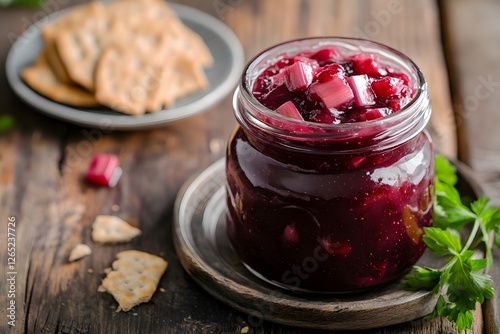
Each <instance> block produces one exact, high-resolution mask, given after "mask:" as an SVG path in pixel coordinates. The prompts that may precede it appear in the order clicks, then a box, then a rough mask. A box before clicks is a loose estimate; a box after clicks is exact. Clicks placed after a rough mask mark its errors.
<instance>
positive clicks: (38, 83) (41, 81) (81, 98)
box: [21, 53, 99, 107]
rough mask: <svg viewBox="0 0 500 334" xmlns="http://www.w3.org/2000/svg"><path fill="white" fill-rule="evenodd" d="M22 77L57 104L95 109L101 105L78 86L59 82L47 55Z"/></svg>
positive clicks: (41, 56) (29, 68) (43, 55)
mask: <svg viewBox="0 0 500 334" xmlns="http://www.w3.org/2000/svg"><path fill="white" fill-rule="evenodd" d="M21 77H22V78H23V80H24V81H26V83H27V84H28V85H29V86H30V87H31V88H33V89H34V90H35V91H37V92H38V93H40V94H42V95H44V96H46V97H48V98H49V99H52V100H54V101H56V102H60V103H64V104H68V105H71V106H75V107H93V106H97V105H99V102H97V100H96V99H95V97H94V96H93V95H92V94H90V93H88V92H86V91H85V90H83V89H81V88H80V87H77V86H71V85H67V84H64V83H62V82H60V81H59V79H58V78H57V77H56V76H55V74H54V72H53V71H52V70H51V68H50V66H49V64H48V62H47V58H46V56H45V53H42V54H41V55H40V56H39V58H38V59H37V62H36V63H35V64H34V65H32V66H31V67H28V68H25V69H24V70H23V71H22V72H21Z"/></svg>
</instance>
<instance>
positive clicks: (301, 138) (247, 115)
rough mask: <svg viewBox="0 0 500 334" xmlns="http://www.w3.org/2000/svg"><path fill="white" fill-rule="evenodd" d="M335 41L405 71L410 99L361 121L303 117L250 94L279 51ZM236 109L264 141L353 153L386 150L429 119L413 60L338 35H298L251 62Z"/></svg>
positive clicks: (422, 80)
mask: <svg viewBox="0 0 500 334" xmlns="http://www.w3.org/2000/svg"><path fill="white" fill-rule="evenodd" d="M328 46H333V47H335V48H337V49H338V50H339V51H340V52H341V53H342V54H345V55H351V54H355V53H365V54H374V55H376V56H378V57H379V59H380V63H382V64H384V65H390V66H391V67H393V68H396V69H397V70H399V71H401V72H403V73H404V74H406V75H407V76H408V77H409V79H410V83H411V87H412V88H413V89H414V92H415V93H414V95H413V97H412V99H411V100H410V101H409V102H408V103H407V104H406V105H404V106H403V107H402V108H401V110H399V111H397V112H394V113H393V114H391V115H388V116H385V117H381V118H378V119H375V120H367V121H363V122H353V123H341V124H324V123H315V122H310V121H301V120H295V119H291V118H289V117H286V116H283V115H280V114H278V113H277V112H275V111H273V110H270V109H268V108H267V107H265V106H264V105H263V104H261V103H260V102H259V101H258V100H257V98H255V96H254V95H253V92H252V90H253V86H254V83H255V80H256V78H257V77H258V76H259V75H260V74H261V73H262V71H264V70H265V69H266V68H267V67H268V66H270V65H272V64H273V63H275V62H277V61H278V60H279V59H280V58H282V57H283V55H294V54H297V53H299V52H301V51H313V50H316V49H320V48H325V47H328ZM233 103H234V110H235V114H236V118H237V120H238V122H239V123H240V124H241V126H242V127H243V129H244V130H246V131H251V132H255V133H256V134H257V135H258V136H259V137H261V138H262V139H263V140H266V141H268V142H276V143H280V145H285V146H288V147H293V148H295V149H300V150H302V151H308V150H311V149H313V150H314V149H316V148H324V149H334V150H336V151H339V150H340V151H346V152H349V153H352V152H353V151H356V150H358V149H361V148H362V149H363V150H366V149H367V147H370V148H371V149H374V150H380V149H386V148H389V147H393V146H395V145H398V144H399V143H400V142H401V141H402V140H409V139H410V138H412V137H413V136H415V135H417V134H418V133H420V132H421V131H422V130H423V129H424V127H425V126H426V124H427V122H428V120H429V118H430V112H431V109H430V102H429V96H428V90H427V83H426V81H425V78H424V77H423V75H422V73H421V71H420V69H419V68H418V67H417V65H416V64H415V63H414V62H413V61H412V60H411V59H409V58H408V57H407V56H405V55H404V54H402V53H401V52H399V51H397V50H394V49H392V48H390V47H387V46H385V45H382V44H379V43H376V42H372V41H368V40H363V39H351V38H341V37H320V38H308V39H300V40H295V41H290V42H285V43H283V44H279V45H276V46H274V47H271V48H269V49H267V50H265V51H264V52H262V53H261V54H259V55H258V56H256V57H255V58H254V59H253V60H252V61H250V62H249V64H248V65H247V67H246V68H245V71H244V75H243V76H242V80H241V82H240V85H239V87H238V88H237V90H236V92H235V96H234V101H233Z"/></svg>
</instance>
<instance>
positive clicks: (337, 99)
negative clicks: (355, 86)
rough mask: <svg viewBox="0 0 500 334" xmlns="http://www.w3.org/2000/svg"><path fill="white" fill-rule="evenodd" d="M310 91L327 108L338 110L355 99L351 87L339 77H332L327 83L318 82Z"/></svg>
mask: <svg viewBox="0 0 500 334" xmlns="http://www.w3.org/2000/svg"><path fill="white" fill-rule="evenodd" d="M310 90H311V92H312V93H314V94H316V95H317V96H318V97H319V98H320V99H321V100H322V101H323V103H324V104H325V106H326V107H327V108H338V107H340V106H342V105H344V104H346V103H349V102H351V101H352V100H353V98H354V95H353V93H352V90H351V88H350V87H349V85H348V84H346V83H345V82H344V80H342V79H341V78H339V77H332V78H331V80H330V81H326V82H316V83H315V84H313V85H311V87H310Z"/></svg>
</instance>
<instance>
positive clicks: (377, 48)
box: [235, 36, 427, 138]
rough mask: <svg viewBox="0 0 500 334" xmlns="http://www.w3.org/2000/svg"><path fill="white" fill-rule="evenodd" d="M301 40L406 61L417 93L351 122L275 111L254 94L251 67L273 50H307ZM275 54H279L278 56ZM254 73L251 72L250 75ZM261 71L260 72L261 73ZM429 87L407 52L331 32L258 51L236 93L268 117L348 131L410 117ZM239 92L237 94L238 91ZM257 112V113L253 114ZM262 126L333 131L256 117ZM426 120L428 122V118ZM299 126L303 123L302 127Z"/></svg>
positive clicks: (296, 133)
mask: <svg viewBox="0 0 500 334" xmlns="http://www.w3.org/2000/svg"><path fill="white" fill-rule="evenodd" d="M300 43H308V44H310V46H309V49H310V48H311V47H313V48H318V49H319V48H321V47H325V46H339V45H340V46H342V47H344V48H347V49H351V50H352V51H358V52H360V51H361V52H363V53H375V54H377V55H383V56H385V57H387V58H388V59H392V60H397V61H398V65H400V66H403V64H404V63H406V64H405V65H406V66H405V67H406V68H398V69H399V70H406V71H405V72H406V74H411V76H412V77H413V78H416V82H414V85H413V88H414V89H415V94H414V96H413V97H412V98H411V100H410V101H409V102H408V103H407V104H405V105H404V106H403V107H402V108H401V109H400V110H399V111H397V112H394V113H392V114H390V115H388V116H385V117H381V118H378V119H374V120H366V121H362V122H349V123H340V124H325V123H317V122H311V121H305V120H295V119H292V118H289V117H286V116H283V115H280V114H278V113H276V112H275V111H273V110H271V109H269V108H267V107H266V106H264V105H263V104H262V103H261V102H260V101H259V100H257V98H255V96H254V95H253V94H252V91H251V90H252V87H251V86H252V85H250V84H249V83H251V82H252V81H251V79H252V78H251V76H252V77H253V78H255V77H256V74H255V73H253V74H252V73H251V71H252V69H254V68H255V66H257V65H258V64H260V63H261V62H263V61H265V60H266V57H269V55H270V54H274V55H276V56H278V55H281V54H283V53H288V54H291V55H293V53H297V52H299V51H305V50H306V49H304V48H300V47H299V44H300ZM294 44H295V47H296V50H295V52H287V51H290V47H292V46H294ZM275 58H276V57H275ZM409 70H412V73H408V72H409ZM251 74H252V75H251ZM259 74H260V73H259ZM426 90H427V82H426V80H425V78H424V76H423V73H422V71H421V70H420V69H419V67H418V66H417V65H416V64H415V62H413V60H411V59H410V58H409V57H408V56H406V55H405V54H404V53H402V52H400V51H398V50H396V49H394V48H392V47H389V46H387V45H385V44H382V43H378V42H375V41H371V40H367V39H362V38H349V37H335V36H332V37H328V36H323V37H310V38H301V39H295V40H290V41H286V42H283V43H280V44H277V45H274V46H271V47H269V48H267V49H265V50H264V51H262V52H261V53H259V54H258V55H256V56H255V57H254V58H253V59H251V60H250V61H249V62H248V64H247V65H246V67H245V69H244V71H243V75H242V78H241V82H240V84H239V87H238V88H237V91H236V93H240V94H242V95H243V96H244V98H245V99H246V100H247V101H248V102H249V103H251V104H252V105H253V106H255V108H256V109H257V110H258V112H259V113H261V114H262V115H264V116H265V117H269V118H271V119H275V120H278V121H279V122H282V123H283V122H284V123H288V124H294V125H306V126H307V127H308V128H312V129H319V130H338V131H341V132H347V131H351V130H359V129H361V128H365V127H372V126H377V125H378V126H380V125H384V124H385V123H399V122H401V121H402V120H403V119H407V118H408V117H410V116H411V115H412V114H414V112H415V110H414V109H415V105H416V104H418V103H417V102H418V101H419V100H420V99H421V98H422V94H423V92H424V91H426ZM235 95H236V94H235ZM252 116H254V115H252ZM254 121H256V122H257V123H258V124H259V126H261V127H263V128H264V129H267V130H270V131H273V132H275V133H276V132H277V133H278V134H283V135H293V136H299V137H308V138H321V137H324V136H325V135H328V136H329V135H331V134H325V132H321V131H316V132H309V131H308V132H306V131H298V130H297V131H293V133H291V131H290V130H287V129H283V128H282V127H279V126H273V125H272V124H269V123H265V122H262V121H261V120H259V119H254ZM426 123H427V122H426ZM299 128H300V127H299Z"/></svg>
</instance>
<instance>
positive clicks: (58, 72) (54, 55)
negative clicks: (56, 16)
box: [45, 40, 72, 84]
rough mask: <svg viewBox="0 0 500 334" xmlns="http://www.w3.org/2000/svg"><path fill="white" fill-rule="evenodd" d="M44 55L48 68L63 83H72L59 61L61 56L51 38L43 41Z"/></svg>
mask: <svg viewBox="0 0 500 334" xmlns="http://www.w3.org/2000/svg"><path fill="white" fill-rule="evenodd" d="M45 55H46V56H47V61H48V63H49V65H50V68H51V69H52V72H53V73H54V74H55V76H56V77H57V79H58V80H59V81H60V82H61V83H63V84H72V81H71V79H70V78H69V75H68V71H67V70H66V67H64V65H63V63H62V61H61V57H60V56H59V53H58V52H57V49H56V45H55V43H54V41H53V40H51V41H50V42H46V43H45Z"/></svg>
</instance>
